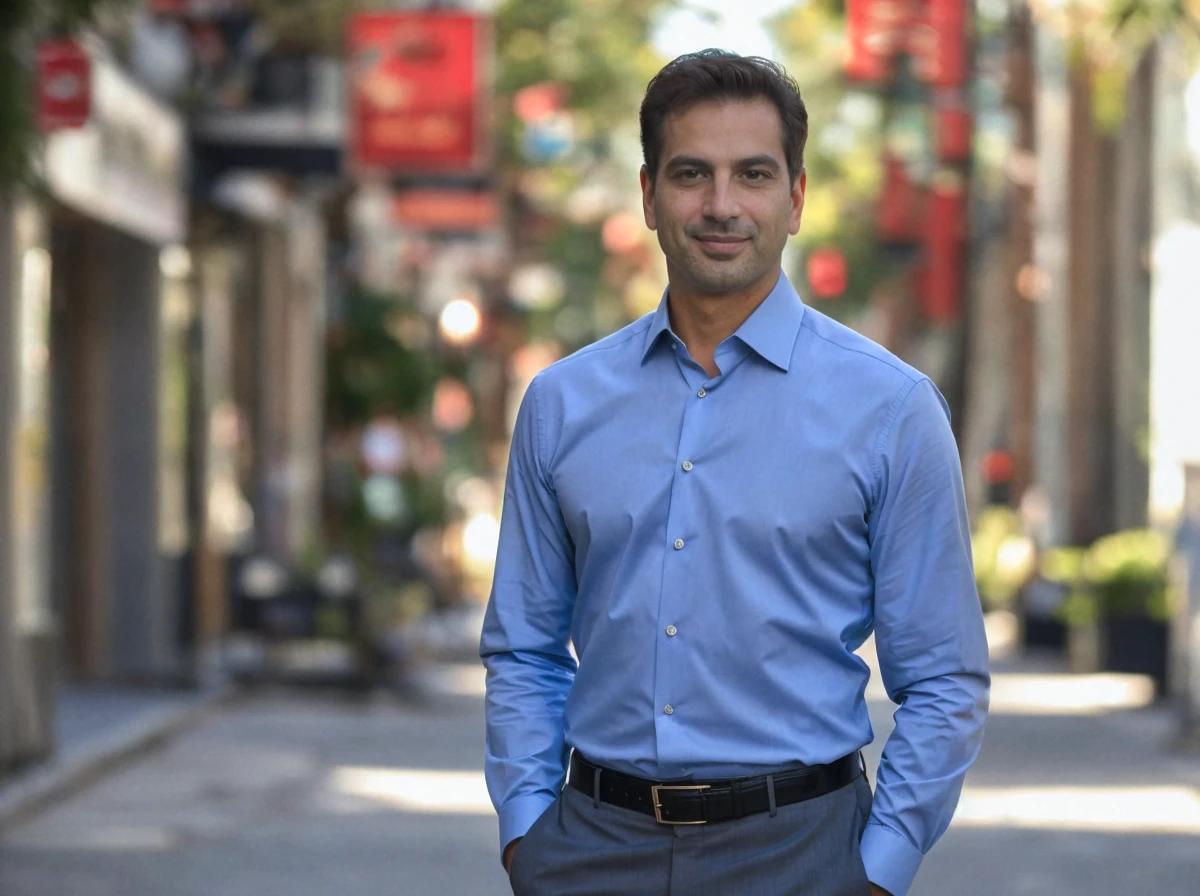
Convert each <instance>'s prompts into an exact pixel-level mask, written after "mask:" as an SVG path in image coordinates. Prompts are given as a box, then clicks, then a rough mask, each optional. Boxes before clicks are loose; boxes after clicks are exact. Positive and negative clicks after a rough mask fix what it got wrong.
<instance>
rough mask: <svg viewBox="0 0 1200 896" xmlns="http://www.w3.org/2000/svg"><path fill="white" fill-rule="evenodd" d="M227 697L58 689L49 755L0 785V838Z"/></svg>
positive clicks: (222, 686) (221, 689) (221, 686)
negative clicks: (1, 834)
mask: <svg viewBox="0 0 1200 896" xmlns="http://www.w3.org/2000/svg"><path fill="white" fill-rule="evenodd" d="M232 693H233V691H232V690H231V689H230V687H229V686H228V685H227V684H226V683H224V682H219V681H214V682H211V683H208V684H206V685H204V686H202V687H200V688H199V689H197V690H179V689H169V688H149V687H147V688H134V687H116V686H99V685H95V686H82V685H64V686H62V687H60V688H59V690H58V692H57V694H56V696H55V720H54V724H55V743H56V749H55V752H54V755H53V756H52V757H51V758H50V759H47V760H45V761H43V762H39V763H35V764H33V765H30V766H29V767H27V768H24V769H21V770H19V771H17V772H15V773H13V774H10V775H8V776H6V777H0V833H3V831H4V830H5V829H6V828H8V827H10V826H11V825H13V824H14V823H16V822H18V821H19V820H21V819H22V818H24V817H26V816H28V815H29V814H31V813H33V812H36V811H37V810H38V809H40V808H43V807H45V806H46V805H48V804H50V803H52V802H54V801H55V800H58V799H61V798H63V797H66V796H69V795H70V794H72V793H74V792H76V791H78V790H80V789H81V788H83V787H85V786H86V785H87V784H89V783H91V782H92V781H94V780H95V779H96V778H98V777H99V776H101V775H103V774H104V773H105V772H106V771H108V770H109V769H111V768H112V767H113V766H115V765H117V764H118V763H120V762H121V761H122V760H124V759H126V758H128V757H130V756H132V755H134V754H135V753H137V752H139V751H140V750H145V749H148V748H150V747H152V746H154V745H155V744H158V743H160V742H162V741H163V740H164V739H166V738H168V737H170V736H171V735H172V734H175V733H177V732H179V731H181V730H183V729H185V728H187V727H188V726H189V725H192V724H195V723H196V722H197V721H199V720H200V719H201V718H203V717H204V715H205V714H206V713H208V712H210V711H211V710H213V709H214V708H215V707H216V706H218V705H219V704H221V703H222V702H224V701H225V700H227V699H228V698H229V697H230V696H231V694H232Z"/></svg>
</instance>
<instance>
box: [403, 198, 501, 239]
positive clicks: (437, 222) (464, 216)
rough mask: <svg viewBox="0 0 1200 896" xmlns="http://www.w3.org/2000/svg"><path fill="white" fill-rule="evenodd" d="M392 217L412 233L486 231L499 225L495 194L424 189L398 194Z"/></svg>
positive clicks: (498, 208)
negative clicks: (427, 231) (412, 231)
mask: <svg viewBox="0 0 1200 896" xmlns="http://www.w3.org/2000/svg"><path fill="white" fill-rule="evenodd" d="M392 217H393V219H394V220H395V221H396V223H397V224H399V225H400V226H402V227H405V228H408V229H412V230H431V231H459V232H463V231H479V230H489V229H491V228H494V227H496V226H497V225H498V224H499V223H500V205H499V203H498V202H497V201H496V196H495V194H494V193H468V192H465V191H462V190H440V189H436V188H433V187H427V188H423V189H414V190H405V191H404V192H402V193H397V194H396V196H395V197H393V199H392Z"/></svg>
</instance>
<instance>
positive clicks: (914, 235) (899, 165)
mask: <svg viewBox="0 0 1200 896" xmlns="http://www.w3.org/2000/svg"><path fill="white" fill-rule="evenodd" d="M924 213H925V193H924V191H923V190H922V189H921V188H920V187H919V186H918V185H917V184H915V183H913V180H912V178H911V177H909V174H908V169H907V167H906V166H905V164H904V162H903V161H902V160H901V159H899V158H897V157H896V156H894V155H892V154H891V153H885V154H884V158H883V189H882V191H881V192H880V195H879V201H878V203H877V205H876V207H875V232H876V233H877V234H878V236H879V239H880V240H881V241H883V242H885V243H915V242H917V241H918V240H919V239H920V237H921V222H922V219H923V217H924Z"/></svg>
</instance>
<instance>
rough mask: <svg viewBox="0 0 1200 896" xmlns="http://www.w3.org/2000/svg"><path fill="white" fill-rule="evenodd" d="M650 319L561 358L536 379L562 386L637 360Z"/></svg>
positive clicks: (641, 319)
mask: <svg viewBox="0 0 1200 896" xmlns="http://www.w3.org/2000/svg"><path fill="white" fill-rule="evenodd" d="M653 317H654V315H653V314H647V315H645V316H643V317H639V318H638V319H637V320H635V321H633V322H632V323H630V324H626V325H625V326H624V327H621V329H619V330H617V331H615V332H613V333H609V334H608V335H607V336H605V337H603V338H602V339H598V340H596V341H595V342H591V343H589V344H587V345H585V346H583V348H580V349H577V350H576V351H574V352H572V353H571V354H569V355H567V356H566V357H565V358H560V359H559V360H557V361H555V362H554V363H553V364H551V365H549V366H548V367H546V368H545V369H543V370H542V371H541V372H540V373H539V374H538V375H537V379H538V380H539V381H540V382H542V383H545V384H560V385H561V384H565V383H570V382H572V381H574V380H576V379H587V378H588V377H589V376H591V375H593V374H595V373H597V372H599V371H606V370H611V369H612V368H613V366H614V365H620V364H625V363H629V362H630V361H633V362H635V363H636V362H638V361H640V360H641V357H642V349H643V347H644V344H645V342H644V341H645V338H646V330H647V328H648V327H649V326H650V322H651V320H652V319H653Z"/></svg>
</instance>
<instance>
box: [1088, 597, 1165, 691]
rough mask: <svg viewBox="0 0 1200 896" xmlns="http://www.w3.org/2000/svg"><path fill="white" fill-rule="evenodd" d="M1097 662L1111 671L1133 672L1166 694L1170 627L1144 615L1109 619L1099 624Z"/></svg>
mask: <svg viewBox="0 0 1200 896" xmlns="http://www.w3.org/2000/svg"><path fill="white" fill-rule="evenodd" d="M1099 628H1100V632H1099V633H1100V659H1101V663H1102V664H1103V668H1105V669H1106V670H1108V671H1110V672H1135V673H1138V674H1140V675H1149V676H1150V677H1151V678H1153V679H1154V687H1155V692H1156V693H1157V694H1158V695H1159V696H1162V695H1163V694H1165V693H1166V692H1167V667H1168V662H1169V660H1168V657H1169V656H1170V654H1169V649H1168V648H1169V635H1168V632H1169V625H1168V623H1166V622H1162V621H1159V620H1157V619H1150V618H1148V617H1144V616H1110V617H1107V618H1105V619H1102V620H1101V621H1100V626H1099Z"/></svg>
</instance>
